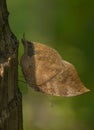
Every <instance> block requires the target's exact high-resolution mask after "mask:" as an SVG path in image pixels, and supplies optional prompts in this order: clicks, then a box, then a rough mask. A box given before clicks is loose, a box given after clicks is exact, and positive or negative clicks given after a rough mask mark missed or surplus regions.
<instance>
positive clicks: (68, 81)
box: [39, 61, 89, 97]
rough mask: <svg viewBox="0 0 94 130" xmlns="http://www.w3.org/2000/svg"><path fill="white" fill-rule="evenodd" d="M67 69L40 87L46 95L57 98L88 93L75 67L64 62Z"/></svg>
mask: <svg viewBox="0 0 94 130" xmlns="http://www.w3.org/2000/svg"><path fill="white" fill-rule="evenodd" d="M62 62H63V64H64V65H65V69H63V68H62V69H61V72H60V73H58V74H57V75H56V76H55V77H54V78H53V79H51V80H49V81H48V82H46V83H44V84H42V85H40V86H39V88H40V90H41V91H42V92H44V93H46V94H50V95H55V96H64V97H70V96H77V95H80V94H83V93H85V92H88V91H89V89H87V88H86V87H85V86H84V85H83V83H82V82H81V80H80V78H79V76H78V74H77V72H76V70H75V68H74V66H73V65H72V64H70V63H69V62H66V61H62Z"/></svg>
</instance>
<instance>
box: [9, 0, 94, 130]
mask: <svg viewBox="0 0 94 130" xmlns="http://www.w3.org/2000/svg"><path fill="white" fill-rule="evenodd" d="M7 4H8V10H9V12H10V16H9V23H10V27H11V30H12V32H13V33H14V34H15V35H16V36H17V38H18V39H19V43H20V47H19V60H20V57H21V55H22V54H23V48H22V45H21V42H20V39H21V38H22V34H23V33H24V32H25V35H26V38H27V39H28V40H31V41H37V42H41V43H44V44H46V45H49V46H51V47H53V48H55V49H56V50H57V51H58V52H59V53H60V54H61V56H62V58H63V59H65V60H67V61H69V62H71V63H73V64H74V65H75V67H76V69H77V71H78V74H79V75H80V78H81V80H82V81H83V83H84V84H85V86H86V87H87V88H89V89H90V90H91V91H90V92H88V93H86V94H83V95H80V96H77V97H71V98H63V97H53V96H47V95H45V94H41V93H38V92H35V91H34V90H32V89H31V88H29V89H28V92H27V93H25V87H26V86H27V85H26V84H23V83H22V82H19V87H20V90H21V91H22V92H23V93H25V94H23V121H24V123H23V125H24V130H94V69H93V68H94V1H93V0H89V1H88V0H71V1H70V0H7ZM21 75H22V73H21V69H20V67H19V79H20V80H23V76H21Z"/></svg>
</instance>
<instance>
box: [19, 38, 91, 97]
mask: <svg viewBox="0 0 94 130" xmlns="http://www.w3.org/2000/svg"><path fill="white" fill-rule="evenodd" d="M22 43H23V46H24V54H23V55H22V57H21V60H20V65H21V68H22V72H23V75H24V78H25V80H26V82H27V83H28V84H29V86H30V87H31V88H33V89H35V90H36V91H40V92H42V93H46V94H50V95H54V96H64V97H71V96H77V95H80V94H83V93H85V92H88V91H89V89H87V88H86V87H85V86H84V85H83V83H82V82H81V80H80V78H79V76H78V74H77V72H76V69H75V67H74V65H72V64H71V63H69V62H67V61H65V60H63V59H62V57H61V56H60V55H59V53H58V52H57V51H56V50H55V49H53V48H51V47H48V46H47V45H44V44H41V43H38V42H30V41H28V40H26V39H25V37H23V38H22Z"/></svg>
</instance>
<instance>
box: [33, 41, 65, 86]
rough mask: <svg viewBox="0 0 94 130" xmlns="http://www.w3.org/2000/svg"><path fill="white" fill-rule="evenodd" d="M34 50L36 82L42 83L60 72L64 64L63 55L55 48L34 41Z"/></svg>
mask: <svg viewBox="0 0 94 130" xmlns="http://www.w3.org/2000/svg"><path fill="white" fill-rule="evenodd" d="M34 51H35V55H34V57H32V58H33V59H34V62H35V77H36V84H37V85H41V84H43V83H45V82H47V81H48V80H50V79H51V78H52V77H54V76H55V75H56V74H57V73H59V72H60V71H61V68H62V67H64V66H62V58H61V56H60V55H59V54H58V53H57V51H55V50H54V49H52V48H50V47H48V46H46V45H43V44H40V43H34ZM32 58H31V60H32ZM31 66H32V65H31Z"/></svg>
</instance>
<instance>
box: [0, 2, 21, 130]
mask: <svg viewBox="0 0 94 130" xmlns="http://www.w3.org/2000/svg"><path fill="white" fill-rule="evenodd" d="M8 15H9V13H8V11H7V7H6V0H0V130H22V129H23V128H22V96H21V93H20V92H19V89H18V41H17V39H16V37H15V36H14V34H13V33H12V32H11V30H10V27H9V24H8Z"/></svg>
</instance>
